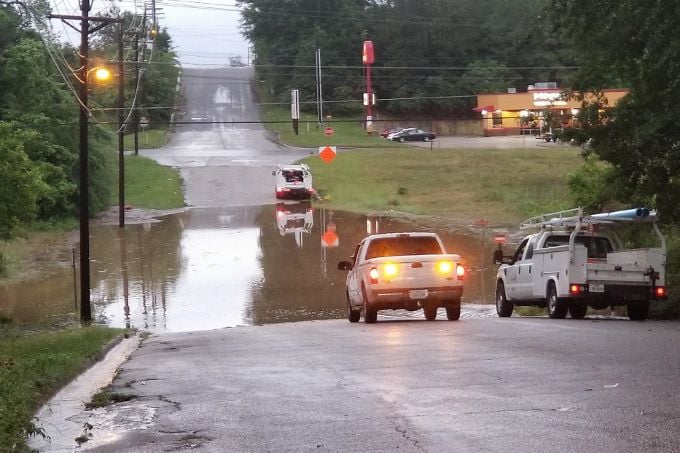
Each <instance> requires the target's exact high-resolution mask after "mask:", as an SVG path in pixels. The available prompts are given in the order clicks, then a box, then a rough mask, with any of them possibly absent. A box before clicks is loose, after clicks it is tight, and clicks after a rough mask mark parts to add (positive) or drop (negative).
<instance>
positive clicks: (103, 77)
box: [93, 66, 112, 82]
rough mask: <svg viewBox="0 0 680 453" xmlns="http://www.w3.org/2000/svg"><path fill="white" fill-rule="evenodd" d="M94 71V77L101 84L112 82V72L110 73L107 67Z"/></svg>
mask: <svg viewBox="0 0 680 453" xmlns="http://www.w3.org/2000/svg"><path fill="white" fill-rule="evenodd" d="M93 71H94V76H95V78H96V79H97V80H99V81H100V82H108V81H109V80H111V77H112V75H111V71H109V68H107V67H105V66H99V67H96V68H94V69H93Z"/></svg>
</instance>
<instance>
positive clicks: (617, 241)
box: [494, 208, 666, 320]
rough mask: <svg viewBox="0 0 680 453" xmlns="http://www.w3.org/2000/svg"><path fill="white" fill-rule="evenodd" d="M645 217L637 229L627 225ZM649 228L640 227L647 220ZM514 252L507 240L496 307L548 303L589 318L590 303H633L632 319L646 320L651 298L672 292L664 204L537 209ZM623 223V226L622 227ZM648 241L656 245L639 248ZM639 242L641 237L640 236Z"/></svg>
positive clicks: (556, 311)
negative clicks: (658, 207)
mask: <svg viewBox="0 0 680 453" xmlns="http://www.w3.org/2000/svg"><path fill="white" fill-rule="evenodd" d="M634 225H637V227H635V228H636V231H637V232H636V233H635V234H632V233H630V232H628V234H627V235H626V229H624V230H620V228H621V227H625V226H628V227H631V226H634ZM643 226H646V227H648V228H643V229H644V230H646V232H647V233H648V234H646V235H645V234H644V233H645V231H642V232H641V231H639V230H640V227H643ZM520 228H521V229H538V232H535V233H533V234H530V235H529V236H526V237H525V238H524V240H522V242H521V243H520V244H519V247H518V248H517V250H516V251H515V253H514V254H513V255H512V256H503V251H502V249H501V248H500V247H499V249H498V250H496V252H495V253H494V261H495V262H496V264H500V267H499V268H498V272H497V275H496V312H497V313H498V316H500V317H508V316H510V315H512V311H513V308H514V306H526V305H530V306H540V307H547V308H548V315H549V316H550V317H551V318H564V317H565V316H566V315H567V313H569V314H570V316H571V317H572V318H577V319H580V318H583V317H584V316H585V315H586V311H587V309H588V307H592V308H594V309H603V308H608V307H614V306H624V305H625V306H626V308H627V313H628V317H629V318H630V319H631V320H644V319H646V318H647V316H648V313H649V305H650V301H656V300H660V299H665V298H666V287H665V265H666V240H665V239H664V236H663V234H662V233H661V231H660V230H659V228H658V226H657V223H656V212H654V211H652V212H650V211H649V210H648V209H645V208H637V209H629V210H623V211H615V212H610V213H602V214H594V215H590V216H586V215H583V212H582V210H581V208H577V209H572V210H569V211H561V212H556V213H551V214H544V215H542V216H538V217H533V218H531V219H528V220H527V221H525V222H524V223H523V224H522V225H521V226H520ZM617 230H619V231H617ZM635 241H638V242H640V241H643V242H644V241H646V242H645V244H650V243H654V244H653V245H655V246H654V247H642V248H631V247H630V243H632V242H635ZM636 245H639V244H636Z"/></svg>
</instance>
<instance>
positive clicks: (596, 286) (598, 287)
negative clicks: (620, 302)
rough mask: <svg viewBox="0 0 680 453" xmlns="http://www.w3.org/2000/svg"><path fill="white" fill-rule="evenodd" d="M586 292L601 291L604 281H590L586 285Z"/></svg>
mask: <svg viewBox="0 0 680 453" xmlns="http://www.w3.org/2000/svg"><path fill="white" fill-rule="evenodd" d="M588 292H591V293H603V292H604V283H591V284H590V285H588Z"/></svg>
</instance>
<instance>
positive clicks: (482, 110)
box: [474, 82, 628, 136]
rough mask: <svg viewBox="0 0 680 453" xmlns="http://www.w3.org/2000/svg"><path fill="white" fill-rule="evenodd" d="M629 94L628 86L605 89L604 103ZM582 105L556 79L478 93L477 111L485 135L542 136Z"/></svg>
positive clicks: (566, 122) (610, 103) (567, 122)
mask: <svg viewBox="0 0 680 453" xmlns="http://www.w3.org/2000/svg"><path fill="white" fill-rule="evenodd" d="M626 93H628V90H627V89H610V90H603V92H602V94H603V96H604V99H605V105H607V106H614V105H616V103H617V102H618V101H619V100H620V99H621V98H622V97H623V96H625V95H626ZM580 107H581V102H580V101H578V100H576V99H574V98H573V97H572V98H570V99H566V98H565V96H564V93H563V92H562V90H560V89H559V88H557V85H556V83H555V82H544V83H537V84H535V85H529V87H528V88H527V91H526V92H523V93H517V92H515V91H514V89H509V90H508V92H507V93H495V94H480V95H477V107H476V108H475V109H474V111H476V112H479V114H480V115H481V123H482V124H481V128H482V133H483V134H484V135H485V136H496V135H519V134H532V135H541V134H544V133H548V132H550V133H551V132H553V131H554V130H555V129H559V128H561V127H564V126H570V125H572V124H573V122H574V118H575V116H576V115H577V114H578V111H579V109H580Z"/></svg>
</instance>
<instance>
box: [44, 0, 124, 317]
mask: <svg viewBox="0 0 680 453" xmlns="http://www.w3.org/2000/svg"><path fill="white" fill-rule="evenodd" d="M90 9H91V2H90V0H81V2H80V12H81V15H80V16H66V15H49V16H48V17H49V18H55V19H61V20H62V21H64V23H66V24H67V25H68V26H70V27H71V28H74V29H75V30H76V31H79V32H80V68H79V70H78V82H79V83H80V90H79V92H78V93H79V94H78V97H79V99H78V104H79V105H78V107H79V111H80V115H79V121H78V124H79V127H80V146H79V153H78V155H79V172H78V174H79V177H80V181H79V182H80V190H79V194H78V211H79V214H78V216H79V223H80V320H81V322H84V323H89V322H90V321H92V307H91V306H90V205H89V194H90V179H89V178H90V175H89V166H88V164H89V155H88V154H89V153H88V151H89V148H88V147H89V144H88V132H89V131H88V116H89V113H90V112H89V109H88V106H87V103H88V89H89V87H88V77H89V72H90V71H89V56H90V48H89V40H88V38H89V35H90V33H94V32H96V31H98V30H100V29H102V28H104V27H105V26H107V25H109V24H110V23H114V22H120V21H121V19H112V18H104V17H89V14H90ZM67 20H77V21H80V30H78V29H77V28H75V27H73V26H72V25H71V24H69V23H68V22H66V21H67ZM90 22H100V23H99V24H98V25H97V26H95V27H92V28H90Z"/></svg>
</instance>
